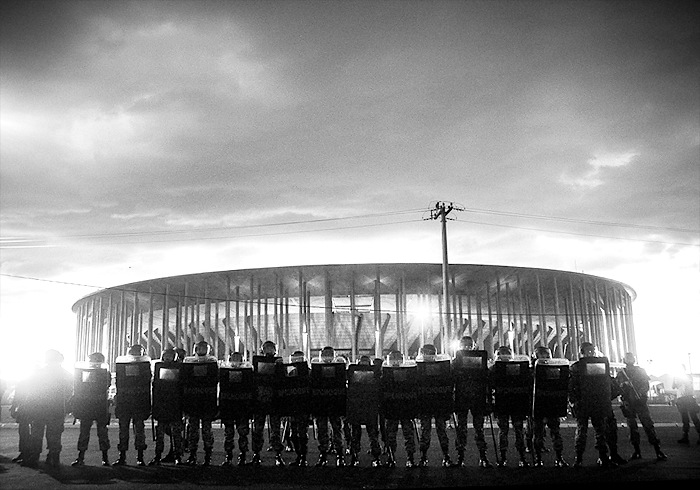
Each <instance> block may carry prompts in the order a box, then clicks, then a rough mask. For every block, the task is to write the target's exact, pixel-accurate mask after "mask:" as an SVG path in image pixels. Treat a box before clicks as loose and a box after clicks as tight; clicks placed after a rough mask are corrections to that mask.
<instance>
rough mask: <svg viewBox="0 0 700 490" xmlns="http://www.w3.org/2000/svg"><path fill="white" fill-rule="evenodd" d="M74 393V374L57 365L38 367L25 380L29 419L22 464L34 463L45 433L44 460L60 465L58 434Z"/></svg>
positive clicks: (36, 461) (59, 439) (29, 464)
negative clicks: (27, 452)
mask: <svg viewBox="0 0 700 490" xmlns="http://www.w3.org/2000/svg"><path fill="white" fill-rule="evenodd" d="M72 393H73V377H72V376H71V374H70V373H69V372H68V371H66V370H65V369H63V368H62V367H60V365H58V364H49V365H47V366H44V367H42V368H41V369H39V370H38V371H37V372H36V373H34V375H33V376H32V377H31V378H30V379H29V380H28V382H27V397H26V401H27V404H26V408H27V410H26V416H27V420H28V421H29V444H28V450H29V454H28V455H27V457H25V458H24V459H23V462H22V464H23V465H25V466H34V465H36V464H37V463H38V461H39V456H40V455H41V451H42V446H43V441H44V433H45V434H46V448H47V449H48V455H47V458H46V462H47V463H49V464H50V465H53V466H57V465H58V464H59V455H60V453H61V449H62V446H61V435H62V434H63V424H64V422H65V417H66V414H68V413H69V412H70V408H69V406H68V403H69V400H70V398H71V395H72Z"/></svg>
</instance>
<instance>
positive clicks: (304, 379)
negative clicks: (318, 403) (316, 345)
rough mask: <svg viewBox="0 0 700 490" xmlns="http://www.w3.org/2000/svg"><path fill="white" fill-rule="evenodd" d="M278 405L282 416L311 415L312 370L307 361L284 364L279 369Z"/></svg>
mask: <svg viewBox="0 0 700 490" xmlns="http://www.w3.org/2000/svg"><path fill="white" fill-rule="evenodd" d="M278 372H279V375H280V378H279V380H278V385H277V405H278V406H279V408H280V411H279V414H280V415H282V416H291V415H303V414H307V415H308V413H309V410H310V402H311V380H310V378H311V370H310V369H309V364H308V363H307V362H306V361H299V362H291V363H284V364H282V367H281V368H280V369H279V371H278Z"/></svg>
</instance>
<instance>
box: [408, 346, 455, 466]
mask: <svg viewBox="0 0 700 490" xmlns="http://www.w3.org/2000/svg"><path fill="white" fill-rule="evenodd" d="M417 376H418V380H417V381H418V415H419V417H420V427H421V432H420V443H419V448H420V451H421V462H422V463H423V464H427V456H426V455H427V452H428V449H429V448H430V439H431V432H432V421H433V419H434V420H435V432H436V433H437V436H438V441H439V443H440V449H441V450H442V453H443V455H444V458H445V459H444V462H445V463H448V462H449V459H450V458H449V452H450V441H449V438H448V437H447V430H446V427H447V421H448V420H449V418H450V417H451V415H452V412H453V411H454V383H453V380H452V372H451V366H450V358H449V356H436V357H435V359H431V360H425V359H423V360H418V362H417Z"/></svg>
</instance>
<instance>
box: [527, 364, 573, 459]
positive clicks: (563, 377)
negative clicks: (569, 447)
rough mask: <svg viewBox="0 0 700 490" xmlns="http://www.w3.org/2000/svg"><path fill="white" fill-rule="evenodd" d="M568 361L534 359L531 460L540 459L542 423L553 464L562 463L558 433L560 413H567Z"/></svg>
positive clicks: (542, 441)
mask: <svg viewBox="0 0 700 490" xmlns="http://www.w3.org/2000/svg"><path fill="white" fill-rule="evenodd" d="M568 385H569V361H568V360H566V359H551V358H547V359H536V360H535V362H534V365H533V390H532V393H533V395H532V396H533V399H532V429H533V436H534V450H535V463H536V464H538V465H539V464H540V463H541V461H542V452H543V450H544V434H545V427H547V428H548V429H549V434H550V436H551V438H552V445H553V447H554V452H555V454H556V461H555V464H556V465H557V466H566V463H565V462H564V460H563V459H562V452H563V450H564V442H563V440H562V437H561V430H560V421H559V419H560V418H561V417H566V415H567V404H568Z"/></svg>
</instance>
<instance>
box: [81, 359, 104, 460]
mask: <svg viewBox="0 0 700 490" xmlns="http://www.w3.org/2000/svg"><path fill="white" fill-rule="evenodd" d="M95 359H96V362H88V363H78V364H76V368H75V375H74V384H73V402H72V405H73V415H74V416H75V418H77V419H79V420H80V434H79V436H78V458H77V459H76V460H75V461H74V462H73V465H74V466H81V465H83V464H84V460H85V451H87V449H88V445H89V443H90V430H91V429H92V424H93V422H94V423H95V426H96V429H97V439H98V441H99V447H100V451H102V464H103V465H105V466H108V465H109V460H108V458H107V451H108V450H109V448H110V443H109V435H108V433H107V427H108V426H109V419H110V413H109V398H108V394H109V387H110V385H111V384H112V376H111V374H110V372H109V369H108V368H107V364H104V356H102V355H100V357H97V358H95Z"/></svg>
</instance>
